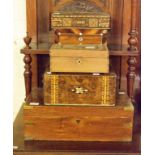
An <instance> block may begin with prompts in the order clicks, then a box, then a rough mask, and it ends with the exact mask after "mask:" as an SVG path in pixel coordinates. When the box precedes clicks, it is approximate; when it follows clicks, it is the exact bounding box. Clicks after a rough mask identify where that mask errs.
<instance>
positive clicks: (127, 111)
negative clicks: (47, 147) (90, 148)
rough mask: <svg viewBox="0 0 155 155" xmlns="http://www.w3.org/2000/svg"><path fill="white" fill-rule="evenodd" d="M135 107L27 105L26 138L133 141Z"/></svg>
mask: <svg viewBox="0 0 155 155" xmlns="http://www.w3.org/2000/svg"><path fill="white" fill-rule="evenodd" d="M133 115H134V107H133V105H132V103H131V102H130V101H126V102H125V103H124V102H121V101H119V102H118V104H117V106H115V107H96V106H55V105H53V106H29V105H25V106H24V124H25V125H24V126H25V127H24V137H25V140H47V141H111V142H112V141H124V142H125V141H128V142H129V141H132V128H133Z"/></svg>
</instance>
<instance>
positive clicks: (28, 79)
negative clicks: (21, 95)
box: [24, 54, 32, 101]
mask: <svg viewBox="0 0 155 155" xmlns="http://www.w3.org/2000/svg"><path fill="white" fill-rule="evenodd" d="M31 61H32V58H31V55H30V54H26V55H25V56H24V63H25V71H24V78H25V89H26V98H25V101H27V98H28V96H29V95H30V93H31V77H32V72H31Z"/></svg>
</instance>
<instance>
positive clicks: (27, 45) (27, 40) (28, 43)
mask: <svg viewBox="0 0 155 155" xmlns="http://www.w3.org/2000/svg"><path fill="white" fill-rule="evenodd" d="M23 40H24V42H25V44H26V47H25V49H31V47H30V43H31V40H32V38H31V37H29V34H28V32H27V36H26V37H25V38H24V39H23Z"/></svg>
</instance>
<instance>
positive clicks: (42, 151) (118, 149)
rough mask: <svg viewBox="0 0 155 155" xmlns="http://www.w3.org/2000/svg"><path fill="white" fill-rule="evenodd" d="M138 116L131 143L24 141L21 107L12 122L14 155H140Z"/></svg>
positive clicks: (136, 113)
mask: <svg viewBox="0 0 155 155" xmlns="http://www.w3.org/2000/svg"><path fill="white" fill-rule="evenodd" d="M138 104H139V102H138ZM140 122H141V120H140V114H139V113H138V112H137V111H136V112H135V117H134V128H133V129H134V130H133V141H132V142H66V141H65V142H63V141H61V142H60V141H59V142H55V141H24V121H23V107H22V108H21V110H20V111H19V113H18V115H17V118H16V119H15V121H14V125H13V127H14V130H13V131H14V141H13V145H14V146H16V147H17V148H16V149H15V148H14V155H33V154H34V155H35V154H37V155H38V154H39V155H49V154H50V155H60V154H66V155H85V154H86V155H87V154H88V155H98V154H99V155H101V154H102V155H107V154H108V155H122V154H123V155H140V154H141V153H140V148H141V146H140Z"/></svg>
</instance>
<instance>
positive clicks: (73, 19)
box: [51, 12, 110, 29]
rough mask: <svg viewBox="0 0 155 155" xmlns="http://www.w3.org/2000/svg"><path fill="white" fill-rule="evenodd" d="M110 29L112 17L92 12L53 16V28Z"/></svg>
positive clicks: (62, 13) (61, 13)
mask: <svg viewBox="0 0 155 155" xmlns="http://www.w3.org/2000/svg"><path fill="white" fill-rule="evenodd" d="M73 27H74V28H98V29H110V15H109V14H107V13H95V12H93V13H91V12H84V13H83V12H79V13H74V12H71V13H68V12H55V13H52V14H51V28H73Z"/></svg>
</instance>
